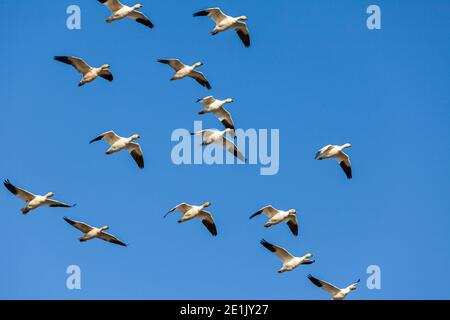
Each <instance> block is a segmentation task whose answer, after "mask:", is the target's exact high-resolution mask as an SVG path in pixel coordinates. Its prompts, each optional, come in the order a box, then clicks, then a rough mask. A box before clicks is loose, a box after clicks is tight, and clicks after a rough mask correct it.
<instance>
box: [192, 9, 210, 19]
mask: <svg viewBox="0 0 450 320" xmlns="http://www.w3.org/2000/svg"><path fill="white" fill-rule="evenodd" d="M208 14H209V12H208V11H206V10H202V11H198V12H195V13H194V14H193V15H192V16H193V17H205V16H207V15H208Z"/></svg>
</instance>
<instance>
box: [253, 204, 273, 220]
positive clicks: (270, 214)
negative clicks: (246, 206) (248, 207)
mask: <svg viewBox="0 0 450 320" xmlns="http://www.w3.org/2000/svg"><path fill="white" fill-rule="evenodd" d="M278 212H279V211H278V210H277V209H275V208H274V207H272V206H270V205H269V206H266V207H264V208H261V209H260V210H258V211H257V212H256V213H254V214H253V215H251V216H250V219H253V218H254V217H256V216H258V215H260V214H261V213H263V214H265V215H266V216H267V217H268V218H269V219H272V218H273V217H274V216H275V215H276V214H277V213H278Z"/></svg>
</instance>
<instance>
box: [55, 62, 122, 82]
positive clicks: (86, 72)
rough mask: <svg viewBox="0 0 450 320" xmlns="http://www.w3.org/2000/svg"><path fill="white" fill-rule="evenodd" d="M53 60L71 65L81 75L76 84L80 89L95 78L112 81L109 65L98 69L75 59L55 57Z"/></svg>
mask: <svg viewBox="0 0 450 320" xmlns="http://www.w3.org/2000/svg"><path fill="white" fill-rule="evenodd" d="M54 59H55V60H56V61H59V62H62V63H65V64H68V65H71V66H72V67H74V68H75V69H76V70H77V71H78V72H79V73H81V74H82V75H83V77H82V78H81V81H80V82H79V84H78V86H80V87H81V86H84V85H85V84H86V83H90V82H92V81H94V80H95V79H96V78H97V77H101V78H103V79H105V80H108V81H113V79H114V77H113V75H112V73H111V71H110V70H109V67H110V65H109V64H104V65H102V66H101V67H99V68H94V67H91V66H90V65H88V64H87V63H86V62H85V61H84V60H83V59H81V58H77V57H68V56H56V57H54Z"/></svg>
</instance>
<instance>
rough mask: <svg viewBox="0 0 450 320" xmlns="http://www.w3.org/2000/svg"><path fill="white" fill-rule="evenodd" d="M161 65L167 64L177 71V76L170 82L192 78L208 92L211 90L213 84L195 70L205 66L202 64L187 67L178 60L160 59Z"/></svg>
mask: <svg viewBox="0 0 450 320" xmlns="http://www.w3.org/2000/svg"><path fill="white" fill-rule="evenodd" d="M158 62H159V63H163V64H167V65H168V66H170V67H171V68H172V69H174V70H175V75H174V76H173V77H172V78H171V79H170V80H172V81H173V80H180V79H183V78H186V77H190V78H192V79H194V80H195V81H197V82H198V83H199V84H201V85H202V86H203V87H205V88H207V89H208V90H210V89H211V84H210V83H209V81H208V80H207V79H206V77H205V75H204V74H203V73H201V72H199V71H197V70H195V69H196V68H197V67H200V66H202V65H203V63H202V62H197V63H195V64H194V65H192V66H190V65H186V64H184V63H182V62H181V61H180V60H178V59H159V60H158Z"/></svg>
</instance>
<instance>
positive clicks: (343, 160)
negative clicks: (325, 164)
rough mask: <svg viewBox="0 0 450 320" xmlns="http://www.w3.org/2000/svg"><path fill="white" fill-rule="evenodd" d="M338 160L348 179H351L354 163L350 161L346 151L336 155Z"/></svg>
mask: <svg viewBox="0 0 450 320" xmlns="http://www.w3.org/2000/svg"><path fill="white" fill-rule="evenodd" d="M336 161H337V162H338V163H339V165H340V166H341V168H342V170H344V172H345V175H346V176H347V179H351V178H352V165H351V163H350V157H349V156H348V155H347V154H346V153H344V152H341V153H340V154H339V155H338V156H336Z"/></svg>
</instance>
